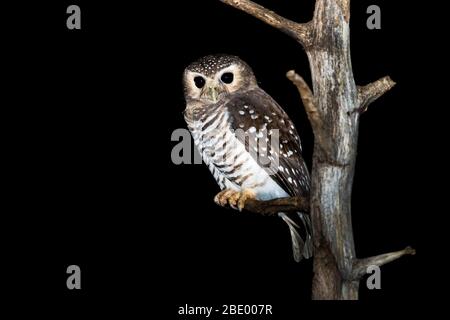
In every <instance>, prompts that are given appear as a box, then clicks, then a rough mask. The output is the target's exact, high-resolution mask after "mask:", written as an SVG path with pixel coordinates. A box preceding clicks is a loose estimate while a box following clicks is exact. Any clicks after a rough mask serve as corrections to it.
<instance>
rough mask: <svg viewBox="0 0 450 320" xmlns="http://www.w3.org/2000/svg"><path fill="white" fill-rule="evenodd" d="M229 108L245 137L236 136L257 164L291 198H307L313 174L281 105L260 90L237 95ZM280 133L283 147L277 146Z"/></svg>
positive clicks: (233, 121) (234, 125)
mask: <svg viewBox="0 0 450 320" xmlns="http://www.w3.org/2000/svg"><path fill="white" fill-rule="evenodd" d="M226 107H227V111H228V113H229V115H230V121H231V127H232V129H234V130H238V129H240V130H238V131H237V132H241V133H243V134H242V135H239V134H236V136H237V137H238V139H239V140H240V141H241V142H242V143H243V144H245V148H246V150H247V152H249V153H250V154H251V155H252V157H253V158H254V159H255V161H257V162H258V163H259V164H260V165H261V166H262V167H263V168H264V169H265V170H266V172H267V173H269V175H270V176H271V177H272V179H274V181H275V182H276V183H277V184H278V185H279V186H280V187H282V188H283V189H284V190H285V191H286V192H287V193H288V194H289V195H291V196H296V195H307V194H308V193H309V183H310V182H309V173H308V169H307V167H306V164H305V161H304V160H303V158H302V148H301V142H300V137H299V135H298V133H297V130H296V129H295V127H294V124H293V123H292V121H291V120H290V119H289V116H288V115H287V114H286V112H284V110H283V109H281V107H280V106H279V105H278V103H277V102H276V101H275V100H273V99H272V97H270V96H269V95H268V94H267V93H266V92H264V91H263V90H262V89H260V88H257V89H254V90H251V91H246V92H242V93H236V94H235V95H234V96H233V97H231V98H230V101H229V102H228V103H227V104H226ZM277 132H278V137H279V139H278V142H279V143H275V142H277V139H276V134H277ZM252 142H255V143H252ZM261 146H263V147H261ZM250 151H251V152H250ZM277 162H278V165H274V164H277ZM269 163H270V165H269Z"/></svg>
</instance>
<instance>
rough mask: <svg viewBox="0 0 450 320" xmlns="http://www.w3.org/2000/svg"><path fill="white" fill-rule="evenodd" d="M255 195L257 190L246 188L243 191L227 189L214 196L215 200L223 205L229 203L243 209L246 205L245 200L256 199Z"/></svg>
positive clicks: (234, 207)
mask: <svg viewBox="0 0 450 320" xmlns="http://www.w3.org/2000/svg"><path fill="white" fill-rule="evenodd" d="M255 197H256V195H255V192H253V191H252V190H250V189H244V190H243V191H241V192H239V191H235V190H231V189H226V190H223V191H221V192H219V193H218V194H217V195H216V196H215V197H214V202H215V203H216V204H218V205H220V206H222V207H225V206H226V205H227V204H228V205H229V206H230V207H231V208H233V209H235V210H239V211H242V209H244V207H245V202H246V201H247V200H248V199H255Z"/></svg>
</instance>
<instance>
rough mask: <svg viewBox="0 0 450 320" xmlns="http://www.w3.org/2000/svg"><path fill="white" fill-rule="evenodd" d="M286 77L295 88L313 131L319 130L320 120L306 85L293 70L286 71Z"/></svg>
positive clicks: (311, 94) (312, 97)
mask: <svg viewBox="0 0 450 320" xmlns="http://www.w3.org/2000/svg"><path fill="white" fill-rule="evenodd" d="M286 77H287V78H288V79H289V80H291V81H292V83H293V84H294V85H295V86H296V87H297V89H298V92H299V93H300V97H301V98H302V102H303V105H304V107H305V110H306V114H307V115H308V118H309V121H310V122H311V125H312V126H313V128H314V129H315V130H317V129H320V128H321V126H322V119H321V118H320V114H319V111H318V110H317V107H316V104H315V103H314V95H313V93H312V91H311V89H310V88H309V86H308V84H307V83H306V82H305V80H304V79H303V78H302V77H301V76H300V75H299V74H297V73H296V72H295V70H290V71H288V73H286Z"/></svg>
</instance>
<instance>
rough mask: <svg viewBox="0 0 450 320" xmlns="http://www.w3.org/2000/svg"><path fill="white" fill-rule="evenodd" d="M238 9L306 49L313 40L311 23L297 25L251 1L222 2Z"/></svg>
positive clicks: (228, 0) (225, 0)
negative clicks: (279, 31)
mask: <svg viewBox="0 0 450 320" xmlns="http://www.w3.org/2000/svg"><path fill="white" fill-rule="evenodd" d="M220 1H221V2H223V3H226V4H228V5H230V6H232V7H234V8H236V9H239V10H242V11H244V12H246V13H248V14H250V15H252V16H254V17H255V18H258V19H259V20H261V21H263V22H265V23H267V24H268V25H270V26H272V27H274V28H277V29H279V30H281V31H283V32H284V33H286V34H288V35H290V36H291V37H293V38H295V39H296V40H297V41H299V42H300V43H301V44H302V45H303V46H304V47H306V46H308V45H309V43H310V40H311V28H310V23H297V22H294V21H291V20H289V19H286V18H284V17H282V16H279V15H278V14H276V13H275V12H273V11H270V10H268V9H266V8H264V7H263V6H261V5H259V4H257V3H254V2H253V1H249V0H220Z"/></svg>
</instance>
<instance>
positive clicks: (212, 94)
mask: <svg viewBox="0 0 450 320" xmlns="http://www.w3.org/2000/svg"><path fill="white" fill-rule="evenodd" d="M207 95H208V97H209V99H210V100H211V101H212V102H214V103H216V102H217V97H218V96H219V90H218V88H216V87H214V86H211V87H208V88H207Z"/></svg>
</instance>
